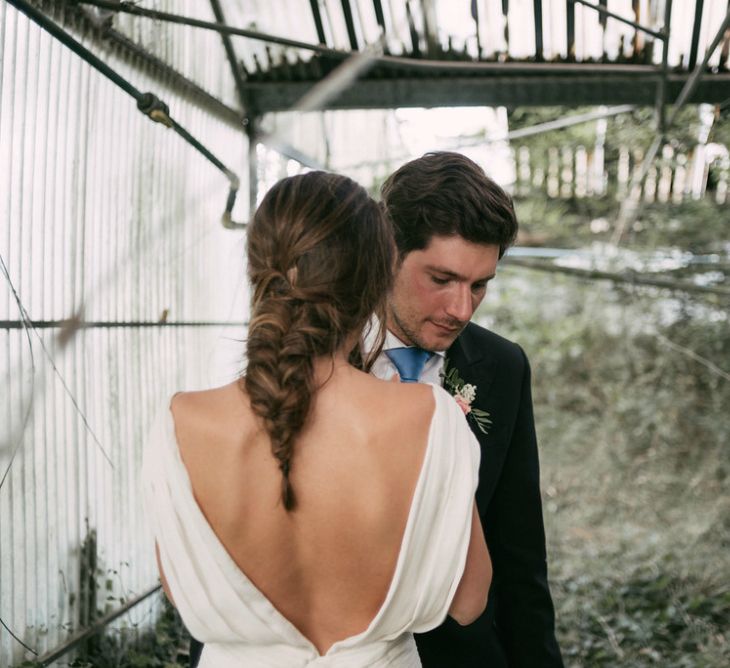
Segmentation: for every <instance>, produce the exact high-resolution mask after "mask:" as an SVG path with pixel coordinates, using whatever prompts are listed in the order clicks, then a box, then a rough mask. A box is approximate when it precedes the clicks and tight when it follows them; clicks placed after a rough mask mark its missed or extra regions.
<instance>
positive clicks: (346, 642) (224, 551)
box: [166, 383, 441, 657]
mask: <svg viewBox="0 0 730 668" xmlns="http://www.w3.org/2000/svg"><path fill="white" fill-rule="evenodd" d="M424 384H426V385H431V389H432V394H433V398H434V408H433V413H432V415H431V423H430V425H429V429H428V436H427V439H426V447H425V451H424V454H423V460H422V461H421V468H420V470H419V472H418V478H417V479H416V486H415V489H414V490H413V496H412V497H411V502H410V506H409V508H408V516H407V518H406V524H405V528H404V530H403V535H402V537H401V541H400V546H399V549H398V558H397V559H396V562H395V568H394V570H393V575H392V576H391V580H390V584H389V585H388V591H387V593H386V595H385V599H384V600H383V603H382V604H381V605H380V608H379V609H378V611H377V612H376V613H375V616H374V617H373V618H372V619H371V620H370V622H369V624H368V625H367V627H366V628H365V629H364V630H363V631H360V632H359V633H356V634H355V635H352V636H348V637H346V638H343V639H342V640H337V641H335V642H334V643H332V645H330V647H329V648H328V650H327V651H326V652H325V653H324V654H320V653H319V650H318V649H317V647H316V646H315V645H314V643H313V642H312V641H311V640H310V639H309V638H307V636H305V635H304V633H302V632H301V631H300V630H299V629H298V628H297V627H296V626H295V625H294V624H293V623H292V622H291V621H290V620H289V619H288V618H287V617H286V616H285V615H284V614H283V613H282V612H281V611H280V610H279V609H278V608H277V607H276V606H275V605H274V604H273V603H272V602H271V600H270V599H269V598H268V597H267V596H266V594H264V592H263V591H261V589H259V588H258V587H257V586H256V584H255V583H254V582H253V581H252V580H251V578H249V577H248V575H246V572H245V571H244V570H243V569H242V568H241V567H240V566H239V565H238V564H237V563H236V561H235V560H234V559H233V557H232V556H231V554H230V552H229V551H228V548H227V547H226V546H225V545H224V544H223V541H222V540H221V539H220V538H219V537H218V534H217V533H216V532H215V530H214V529H213V527H212V526H211V524H210V522H208V519H207V518H206V517H205V513H203V509H202V508H201V507H200V504H199V503H198V500H197V499H196V498H195V494H194V493H193V485H192V481H191V480H190V474H189V473H188V470H187V468H186V466H185V463H184V462H183V460H182V455H181V454H180V446H179V445H178V442H177V437H176V435H175V422H174V419H173V415H172V411H171V410H170V405H169V403H168V406H167V411H166V412H167V425H168V435H169V439H168V440H169V443H170V445H171V447H172V449H173V453H174V459H175V463H176V464H177V465H178V467H179V470H180V473H181V475H182V476H183V478H184V481H185V485H184V487H185V490H186V492H187V493H188V494H189V496H190V500H191V501H192V503H191V505H192V507H193V508H194V512H195V513H196V514H197V516H198V520H199V523H200V524H201V526H202V527H204V531H205V532H206V533H208V534H209V536H210V538H211V544H212V545H213V546H214V547H215V549H217V550H218V551H219V553H220V554H221V556H222V557H223V558H224V560H225V561H226V562H227V563H228V564H229V566H230V568H231V570H232V571H233V572H234V573H235V574H236V576H237V577H238V578H239V579H241V580H243V581H244V582H245V584H246V586H247V587H248V588H249V589H250V591H252V592H253V594H254V595H255V596H257V597H258V598H259V599H260V601H261V602H262V604H263V605H265V606H266V607H267V608H268V612H269V614H270V615H271V616H272V617H274V618H276V619H277V620H278V621H279V622H280V624H281V626H282V627H283V628H285V629H287V631H288V632H289V633H290V634H293V635H294V637H295V638H296V639H297V640H298V641H299V642H300V643H301V644H303V645H306V646H307V647H308V648H309V650H310V651H311V652H313V653H314V654H315V655H316V656H317V657H323V656H329V655H331V654H333V650H335V651H338V650H339V649H342V648H346V647H350V646H353V645H355V644H357V643H358V642H359V641H360V640H362V639H364V638H365V637H367V636H368V635H369V634H370V633H371V632H372V630H373V629H374V628H375V627H376V626H377V624H378V622H379V621H380V619H381V618H382V617H383V615H384V614H385V612H386V611H387V609H388V607H389V605H390V602H391V601H392V599H393V596H394V594H395V590H396V587H397V585H398V580H399V576H400V575H401V573H402V570H403V559H404V554H405V553H406V552H407V550H406V547H407V544H408V540H409V538H410V536H411V533H412V532H413V512H414V508H416V507H417V506H418V500H419V498H420V495H421V493H422V489H423V486H424V472H425V470H426V468H427V464H428V461H429V459H430V457H431V453H432V450H433V441H434V438H433V434H434V424H435V422H436V415H437V413H438V412H439V401H440V400H441V398H440V397H439V391H438V390H439V389H441V388H439V387H438V386H437V385H435V384H434V383H424Z"/></svg>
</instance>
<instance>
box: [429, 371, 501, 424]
mask: <svg viewBox="0 0 730 668" xmlns="http://www.w3.org/2000/svg"><path fill="white" fill-rule="evenodd" d="M441 379H442V380H443V384H444V388H446V389H447V390H448V391H449V392H451V394H452V395H454V399H456V403H457V404H459V408H461V410H462V411H464V415H466V419H467V420H471V421H472V422H473V423H474V424H475V425H476V426H477V429H479V431H481V432H482V434H486V433H487V427H488V426H489V425H490V424H492V421H491V420H490V418H489V413H488V412H487V411H483V410H480V409H479V408H473V407H472V403H473V402H474V399H476V396H477V386H476V385H472V384H471V383H465V382H464V379H463V378H462V377H461V376H460V375H459V372H458V371H457V370H456V369H454V368H452V367H449V363H448V361H446V362H444V368H443V370H442V371H441Z"/></svg>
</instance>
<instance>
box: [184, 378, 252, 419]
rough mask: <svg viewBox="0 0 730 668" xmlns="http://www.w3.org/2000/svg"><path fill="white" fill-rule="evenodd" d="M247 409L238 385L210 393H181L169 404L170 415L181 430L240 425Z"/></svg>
mask: <svg viewBox="0 0 730 668" xmlns="http://www.w3.org/2000/svg"><path fill="white" fill-rule="evenodd" d="M247 406H248V404H247V402H246V401H245V396H244V394H243V391H242V389H241V386H240V383H239V382H238V381H234V382H233V383H228V384H227V385H223V386H221V387H214V388H211V389H207V390H195V391H188V392H178V393H177V394H175V395H173V397H172V398H171V400H170V412H171V413H172V417H173V420H174V422H175V425H176V426H177V427H178V428H179V427H180V426H185V427H187V428H192V429H196V428H205V427H209V426H210V427H212V426H215V425H221V424H222V423H225V422H226V420H230V419H232V418H233V419H235V420H239V421H240V420H241V418H243V417H244V414H245V413H246V412H247V410H246V409H247Z"/></svg>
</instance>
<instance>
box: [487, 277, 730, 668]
mask: <svg viewBox="0 0 730 668" xmlns="http://www.w3.org/2000/svg"><path fill="white" fill-rule="evenodd" d="M500 271H501V272H502V273H501V275H500V277H499V279H498V281H497V283H495V292H494V294H492V295H491V297H490V300H491V301H490V300H488V301H487V303H486V304H485V307H484V313H485V317H486V318H487V323H486V324H487V325H488V326H490V327H492V328H494V329H495V330H496V331H498V332H500V333H502V334H505V335H506V336H508V337H510V338H514V339H516V340H517V341H519V342H520V343H521V344H522V345H523V346H524V347H525V349H526V351H527V352H528V354H529V356H530V360H531V362H532V368H533V396H534V401H535V414H536V423H537V429H538V435H539V440H540V445H541V476H542V486H543V490H544V514H545V523H546V531H547V538H548V553H549V555H550V560H549V564H550V568H551V571H550V575H551V583H552V590H553V595H554V599H555V604H556V614H557V630H558V636H559V640H560V643H561V647H562V649H563V652H564V654H565V658H566V665H567V666H570V667H578V666H591V667H592V666H606V667H613V666H632V667H633V666H637V667H638V666H681V667H688V668H689V667H692V668H694V667H697V668H700V667H701V668H720V667H721V666H722V667H724V666H727V665H730V636H729V635H728V632H727V621H726V620H727V619H728V618H730V585H729V584H728V580H727V573H728V572H730V550H728V547H730V520H729V519H728V518H729V517H730V475H729V474H730V451H729V450H728V448H727V443H728V442H730V419H729V418H728V414H727V407H728V406H730V381H728V379H727V376H726V375H723V374H727V372H729V371H730V369H728V363H727V360H728V359H730V327H728V319H727V314H726V312H725V311H726V310H725V309H724V308H723V305H722V304H717V305H716V306H713V305H712V303H711V302H705V303H699V302H696V301H692V300H690V299H686V298H681V299H680V298H677V297H676V296H674V295H670V294H668V293H666V292H665V291H657V290H651V289H636V288H632V289H630V290H622V289H617V288H615V287H613V286H612V285H611V284H609V283H607V282H596V281H581V280H578V279H575V278H572V277H564V276H559V275H554V274H541V273H539V272H532V271H529V272H526V271H525V270H520V269H508V268H507V267H505V268H503V269H502V270H500Z"/></svg>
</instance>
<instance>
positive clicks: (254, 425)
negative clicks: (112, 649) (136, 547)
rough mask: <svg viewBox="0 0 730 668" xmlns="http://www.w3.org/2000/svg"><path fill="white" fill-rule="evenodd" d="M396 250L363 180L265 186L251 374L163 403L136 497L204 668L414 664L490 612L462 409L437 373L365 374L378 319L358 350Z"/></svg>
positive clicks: (380, 304) (252, 230)
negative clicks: (436, 631)
mask: <svg viewBox="0 0 730 668" xmlns="http://www.w3.org/2000/svg"><path fill="white" fill-rule="evenodd" d="M395 261H396V260H395V247H394V244H393V241H392V238H391V233H390V231H389V229H388V226H387V223H386V221H385V220H384V218H383V216H382V215H381V213H380V210H379V208H378V205H377V204H376V203H375V202H374V201H373V200H372V199H371V198H370V197H369V196H368V195H367V193H366V192H365V190H364V189H363V188H362V187H360V186H359V185H357V184H356V183H354V182H353V181H351V180H350V179H348V178H346V177H343V176H337V175H334V174H327V173H324V172H311V173H308V174H305V175H302V176H295V177H291V178H287V179H284V180H282V181H280V182H278V183H277V184H276V185H275V186H274V187H273V188H272V189H271V190H270V191H269V192H268V193H267V194H266V196H265V198H264V200H263V202H262V203H261V205H260V207H259V208H258V210H257V212H256V214H255V216H254V219H253V221H252V224H251V225H250V227H249V230H248V271H249V277H250V280H251V284H252V286H253V301H252V317H251V322H250V325H249V331H248V340H247V349H246V352H247V367H246V372H245V375H244V376H243V377H242V378H240V380H238V381H236V382H233V383H231V384H229V385H226V386H224V387H219V388H216V389H213V390H207V391H202V392H184V393H179V394H176V395H175V396H174V397H173V398H172V400H171V401H170V402H169V406H165V410H163V411H161V412H160V417H159V419H158V420H157V423H156V426H155V428H154V429H153V432H152V434H151V436H150V439H149V443H148V445H147V447H146V450H145V461H144V467H143V476H144V487H145V495H146V508H147V513H148V515H149V517H150V521H151V525H152V528H153V532H154V535H155V539H156V545H157V556H158V564H159V567H160V577H161V580H162V583H163V586H164V588H165V592H166V593H167V595H168V597H169V598H170V600H171V601H172V602H173V604H174V605H175V606H176V607H177V608H178V610H179V612H180V615H181V617H182V619H183V621H184V622H185V624H186V626H187V627H188V629H189V630H190V632H191V634H192V635H193V636H194V637H195V638H197V639H199V640H200V641H202V642H203V643H205V645H204V649H203V653H202V657H201V662H200V666H201V667H204V668H208V667H216V668H221V667H223V668H225V667H233V666H284V667H287V668H291V667H294V666H317V667H319V666H321V667H324V666H327V667H337V668H339V667H342V668H345V667H347V668H352V667H357V666H403V667H410V666H420V665H421V663H420V660H419V658H418V652H417V650H416V645H415V642H414V640H413V635H412V633H413V632H423V631H427V630H429V629H431V628H433V627H436V626H438V625H439V624H440V623H441V622H442V621H443V619H444V617H445V616H446V615H447V614H450V615H451V616H452V617H453V618H454V619H456V620H457V621H458V622H460V623H461V624H468V623H470V622H471V621H473V620H474V619H476V618H477V617H478V616H479V614H480V613H481V612H482V611H483V610H484V607H485V604H486V599H487V591H488V589H489V583H490V580H491V562H490V560H489V554H488V552H487V547H486V544H485V541H484V535H483V532H482V528H481V525H480V523H479V520H478V518H477V515H476V510H475V507H474V491H475V488H476V484H477V470H478V466H479V450H478V446H477V443H476V440H475V439H474V436H473V435H472V433H471V431H470V429H469V427H468V425H467V423H466V421H465V419H464V415H463V413H462V411H461V409H460V408H459V407H458V406H457V404H456V403H455V401H454V400H453V398H452V397H451V396H450V395H448V394H447V393H446V392H445V391H444V390H442V389H441V388H440V387H437V386H435V385H424V384H415V383H414V384H400V383H394V382H385V381H381V380H378V379H376V378H375V377H373V376H371V375H369V374H368V373H367V370H368V368H369V364H370V362H371V361H372V360H374V359H375V357H376V356H377V354H378V352H379V349H380V346H382V333H381V334H380V338H379V340H380V346H377V347H376V349H375V350H372V351H371V352H370V353H369V355H368V356H367V359H363V353H362V351H361V341H362V338H363V330H364V329H366V328H367V326H368V323H369V322H371V316H372V314H375V315H376V316H377V315H380V316H381V317H380V318H379V319H377V320H379V322H384V321H385V318H384V317H383V308H384V301H385V297H386V294H387V291H388V290H389V288H390V286H391V281H392V268H393V265H394V263H395ZM375 320H376V319H374V318H373V319H372V321H375Z"/></svg>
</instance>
